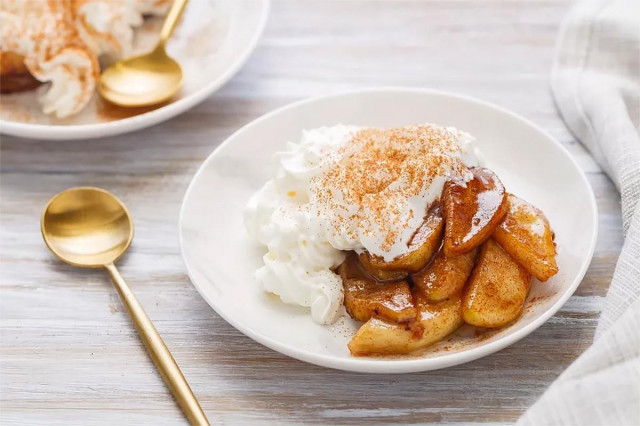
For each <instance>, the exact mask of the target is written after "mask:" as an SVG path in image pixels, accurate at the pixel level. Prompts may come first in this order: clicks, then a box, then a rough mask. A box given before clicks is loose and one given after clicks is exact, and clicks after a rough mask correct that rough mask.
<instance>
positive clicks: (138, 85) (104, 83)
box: [98, 0, 187, 107]
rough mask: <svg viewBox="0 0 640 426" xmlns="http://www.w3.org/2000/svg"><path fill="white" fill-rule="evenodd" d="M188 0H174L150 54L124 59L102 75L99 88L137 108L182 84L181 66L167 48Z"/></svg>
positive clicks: (115, 100)
mask: <svg viewBox="0 0 640 426" xmlns="http://www.w3.org/2000/svg"><path fill="white" fill-rule="evenodd" d="M186 4H187V0H175V1H174V2H173V5H172V6H171V9H170V10H169V13H168V14H167V18H166V19H165V21H164V24H163V26H162V30H161V31H160V40H159V41H158V44H157V45H156V47H155V49H153V50H152V51H151V52H150V53H147V54H145V55H141V56H134V57H132V58H128V59H122V60H120V61H118V62H116V63H115V64H113V65H111V66H110V67H109V68H107V69H106V70H105V71H104V72H103V73H102V75H101V76H100V82H99V83H98V91H99V92H100V95H102V97H103V98H105V99H107V100H108V101H110V102H113V103H114V104H117V105H121V106H126V107H136V106H146V105H154V104H158V103H160V102H163V101H166V100H167V99H169V98H171V97H172V96H173V95H175V94H176V93H177V92H178V90H180V88H181V87H182V69H181V68H180V64H178V63H177V62H176V61H174V60H173V59H171V58H170V57H169V55H167V52H166V51H165V45H166V43H167V40H168V39H169V36H171V33H172V32H173V29H174V28H175V26H176V24H177V23H178V20H179V19H180V15H182V11H183V10H184V7H185V5H186Z"/></svg>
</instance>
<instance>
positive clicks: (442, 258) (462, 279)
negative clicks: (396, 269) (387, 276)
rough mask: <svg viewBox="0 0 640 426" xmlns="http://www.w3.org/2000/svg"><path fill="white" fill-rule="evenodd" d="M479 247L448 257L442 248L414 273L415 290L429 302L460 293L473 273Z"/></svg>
mask: <svg viewBox="0 0 640 426" xmlns="http://www.w3.org/2000/svg"><path fill="white" fill-rule="evenodd" d="M477 251H478V250H477V248H475V249H473V250H471V251H470V252H468V253H465V254H461V255H460V256H454V257H448V256H447V255H445V254H444V250H442V249H440V251H439V252H438V254H437V255H436V257H435V259H433V262H431V263H430V264H429V265H428V266H427V267H426V268H424V269H422V270H421V271H420V272H418V273H415V274H413V275H412V276H411V277H412V279H413V286H414V290H417V291H420V292H421V293H422V294H423V295H424V297H425V298H426V300H428V301H429V302H439V301H441V300H444V299H446V298H448V297H451V296H454V295H459V294H460V292H461V291H462V288H463V287H464V284H465V283H466V282H467V278H469V275H470V274H471V270H472V269H473V264H474V262H475V259H476V254H477Z"/></svg>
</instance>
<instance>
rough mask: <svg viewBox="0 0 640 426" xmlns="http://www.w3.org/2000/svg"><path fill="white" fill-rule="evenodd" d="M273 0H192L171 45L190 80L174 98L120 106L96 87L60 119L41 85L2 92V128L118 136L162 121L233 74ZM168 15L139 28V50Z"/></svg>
mask: <svg viewBox="0 0 640 426" xmlns="http://www.w3.org/2000/svg"><path fill="white" fill-rule="evenodd" d="M269 4H270V0H192V1H190V2H189V3H188V4H187V7H186V9H185V11H184V14H183V16H182V19H181V21H180V24H179V25H178V27H177V28H176V31H175V33H174V34H173V35H172V37H171V39H170V40H169V43H168V45H167V50H168V52H169V54H170V55H171V56H172V57H174V58H175V59H176V60H177V61H178V62H179V63H180V65H181V66H182V69H183V72H184V86H183V87H182V89H181V90H180V92H178V94H177V95H176V96H175V97H174V98H173V99H171V100H169V101H167V102H165V103H164V104H161V105H159V106H154V107H148V108H122V107H117V106H114V105H112V104H109V103H108V102H106V101H104V100H103V99H101V98H100V96H99V95H98V94H97V93H96V94H94V96H93V98H92V100H91V101H90V102H89V104H88V105H87V106H86V107H85V108H84V109H83V110H82V111H80V113H78V114H76V115H74V116H72V117H67V118H65V119H56V118H54V117H52V116H47V115H45V114H43V113H42V111H41V109H40V104H39V102H38V100H37V93H36V92H37V91H28V92H23V93H17V94H11V95H2V108H0V132H2V133H5V134H9V135H14V136H21V137H27V138H36V139H88V138H98V137H104V136H112V135H117V134H121V133H127V132H131V131H134V130H138V129H142V128H145V127H148V126H151V125H154V124H157V123H161V122H163V121H165V120H168V119H170V118H172V117H175V116H176V115H178V114H181V113H183V112H185V111H186V110H188V109H189V108H192V107H193V106H195V105H197V104H198V103H200V102H202V101H203V100H204V99H205V98H206V97H207V96H209V95H211V94H212V93H213V92H215V91H216V90H218V89H219V88H220V87H221V86H222V85H223V84H224V83H226V82H227V81H228V80H229V79H230V78H231V77H233V75H234V74H235V73H236V72H238V70H239V69H240V67H241V66H242V64H244V62H245V61H246V60H247V58H248V57H249V54H250V53H251V52H252V51H253V49H254V48H255V46H256V44H257V43H258V39H259V38H260V35H261V34H262V30H263V29H264V26H265V23H266V21H267V16H268V14H269ZM163 20H164V18H147V19H146V20H145V23H144V24H143V26H142V27H141V28H138V29H136V33H135V34H136V36H135V37H136V38H135V42H134V54H139V53H144V52H148V51H149V50H150V49H151V48H152V47H153V46H154V45H155V43H156V41H157V37H158V34H159V32H160V27H161V26H162V22H163Z"/></svg>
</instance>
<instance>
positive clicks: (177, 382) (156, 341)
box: [105, 263, 209, 425]
mask: <svg viewBox="0 0 640 426" xmlns="http://www.w3.org/2000/svg"><path fill="white" fill-rule="evenodd" d="M105 268H106V269H107V271H109V274H110V275H111V279H112V280H113V284H114V285H115V287H116V290H118V294H119V295H120V299H121V300H122V304H123V305H124V306H125V308H127V312H129V316H130V317H131V320H132V321H133V324H134V325H135V327H136V330H138V334H139V335H140V339H142V343H144V346H145V347H146V348H147V352H149V355H150V356H151V360H152V361H153V363H154V364H155V365H156V368H157V369H158V371H159V372H160V374H161V375H162V378H163V379H164V381H165V383H166V384H167V386H168V387H169V390H171V393H172V394H173V396H174V397H175V398H176V401H178V405H179V406H180V408H181V409H182V411H183V412H184V414H185V415H186V416H187V419H188V420H189V423H191V424H192V425H209V421H208V420H207V417H206V416H205V414H204V412H203V411H202V408H201V407H200V404H199V403H198V400H197V399H196V397H195V395H194V394H193V392H192V391H191V388H190V387H189V384H188V383H187V381H186V380H185V378H184V376H183V375H182V371H180V367H178V364H176V361H175V359H173V356H172V355H171V352H169V349H167V345H165V344H164V341H163V340H162V337H160V335H159V334H158V331H157V330H156V328H155V327H154V326H153V323H152V322H151V320H150V319H149V317H148V316H147V313H146V312H145V311H144V309H143V308H142V306H141V305H140V303H139V302H138V300H137V299H136V297H135V296H134V295H133V292H132V291H131V289H130V288H129V286H128V285H127V283H126V282H125V281H124V279H123V278H122V276H121V275H120V273H119V272H118V270H117V269H116V267H115V265H114V264H113V263H111V264H108V265H105Z"/></svg>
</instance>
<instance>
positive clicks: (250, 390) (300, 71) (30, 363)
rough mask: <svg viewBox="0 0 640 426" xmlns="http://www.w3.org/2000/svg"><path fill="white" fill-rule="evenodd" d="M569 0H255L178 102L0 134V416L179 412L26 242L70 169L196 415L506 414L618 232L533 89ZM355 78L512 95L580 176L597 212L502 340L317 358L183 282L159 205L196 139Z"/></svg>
mask: <svg viewBox="0 0 640 426" xmlns="http://www.w3.org/2000/svg"><path fill="white" fill-rule="evenodd" d="M193 1H198V0H193ZM568 7H569V2H568V1H565V0H549V1H519V0H493V1H475V0H466V1H449V0H426V1H410V0H409V1H373V0H371V1H369V0H362V1H357V0H354V1H328V0H313V1H300V0H274V4H273V8H272V15H271V18H270V21H269V23H268V26H267V30H266V33H265V36H264V38H263V40H262V42H261V43H260V45H259V47H258V49H257V50H256V52H255V54H254V55H253V56H252V58H251V59H250V60H249V62H248V63H247V64H246V66H245V67H244V69H243V70H242V71H241V72H240V73H239V74H238V75H237V76H236V77H235V78H234V79H233V80H232V81H231V82H230V83H229V84H227V85H226V86H225V87H224V88H223V89H222V90H221V91H220V92H219V93H217V94H216V95H214V96H213V97H211V98H210V99H208V100H207V101H206V102H204V103H203V104H201V105H200V106H199V107H196V108H194V109H193V110H192V111H190V112H188V113H186V114H184V115H182V116H180V117H178V118H176V119H173V120H171V121H169V122H167V123H164V124H162V125H158V126H156V127H153V128H151V129H148V130H144V131H140V132H137V133H133V134H129V135H126V136H120V137H115V138H110V139H103V140H92V141H76V142H42V141H32V140H22V139H17V138H12V137H2V152H1V166H2V179H1V183H0V185H1V204H2V205H1V214H2V216H1V243H2V247H1V256H2V257H1V263H0V267H1V270H0V275H1V284H2V285H1V291H2V293H1V294H0V316H1V321H0V325H1V336H0V337H1V349H0V355H1V364H0V393H1V395H0V398H1V407H0V408H1V410H0V422H1V423H2V424H42V425H74V424H78V425H80V424H82V425H93V424H100V425H107V424H150V425H164V424H167V425H175V424H184V423H185V421H184V419H183V417H182V415H181V413H180V411H179V409H178V408H177V406H176V405H175V403H174V402H173V401H172V399H171V396H170V395H169V393H168V392H167V390H166V389H165V386H164V384H163V383H162V381H161V379H160V378H159V376H158V374H157V373H156V371H155V369H154V367H153V365H152V364H151V362H150V360H149V359H148V357H147V355H146V353H145V351H144V349H143V347H142V345H141V343H140V341H139V339H138V337H137V335H136V334H135V331H134V330H133V327H132V326H131V324H130V322H129V319H128V317H127V315H126V313H125V312H123V309H122V307H121V306H120V302H119V300H118V298H117V296H116V293H115V291H114V290H113V288H112V287H111V285H110V284H109V282H108V277H107V275H106V274H105V273H101V272H100V271H92V270H79V269H76V268H73V267H70V266H66V265H63V264H61V263H60V262H59V261H57V260H55V259H54V258H53V257H52V256H51V255H50V254H49V252H48V251H47V249H46V248H45V246H44V244H43V243H42V239H41V236H40V232H39V219H40V216H39V215H40V211H41V209H42V208H43V207H44V205H45V203H46V202H47V200H48V199H49V197H51V196H52V195H53V194H55V193H57V192H58V191H61V190H63V189H66V188H68V187H71V186H76V185H95V186H101V187H104V188H106V189H108V190H110V191H112V192H114V193H115V194H116V195H118V196H119V197H121V198H122V200H124V201H125V202H126V204H127V205H128V206H129V207H130V209H131V212H132V214H133V216H134V218H135V220H136V226H137V233H136V238H135V241H134V244H133V246H132V249H131V251H130V253H129V255H128V256H127V257H126V258H124V259H123V260H122V261H121V262H120V267H121V271H122V273H123V275H124V276H125V277H126V279H127V280H128V281H129V283H130V285H131V286H132V287H133V289H134V291H135V292H136V294H137V296H138V298H139V299H140V301H141V302H142V304H143V305H144V306H145V308H146V309H147V312H148V313H149V315H150V316H151V318H152V319H153V320H154V321H155V324H156V326H157V328H158V330H159V331H160V333H161V334H162V335H163V337H164V339H165V341H166V343H167V345H168V346H169V347H170V349H171V350H172V351H173V354H174V356H175V358H176V360H177V361H178V363H179V364H180V365H181V367H182V370H183V372H184V374H185V375H186V377H187V378H188V380H189V382H190V383H191V385H192V387H193V390H194V392H195V393H196V394H197V395H198V396H199V398H200V401H201V403H202V405H203V407H204V409H205V411H206V412H207V414H208V415H209V417H210V419H211V420H212V421H213V422H215V423H225V424H237V423H249V422H255V423H274V422H276V421H278V422H285V421H286V422H292V423H303V422H304V423H306V422H308V423H314V424H317V423H321V422H327V423H339V424H345V423H360V422H363V421H367V422H370V421H374V420H375V421H381V422H402V423H406V422H438V423H464V424H468V423H473V422H487V421H490V422H510V421H513V420H514V419H516V418H517V417H518V416H519V415H520V414H521V413H522V412H523V410H525V409H526V408H527V407H528V406H529V405H530V404H532V403H533V402H534V401H535V400H536V399H537V398H538V397H539V396H540V395H541V394H542V392H543V391H544V389H545V388H546V387H547V386H548V385H549V384H550V383H551V382H552V381H553V380H554V378H555V377H557V376H558V374H560V372H562V371H563V370H564V369H565V368H566V367H567V366H568V365H569V364H570V363H571V362H572V361H573V360H574V359H575V358H576V357H577V356H578V355H579V354H580V353H581V352H582V351H583V350H584V349H585V348H586V347H587V346H588V345H589V344H590V342H591V340H592V337H593V333H594V329H595V326H596V322H597V319H598V315H599V312H600V309H601V307H602V305H603V298H604V295H605V294H606V291H607V286H608V284H609V282H610V279H611V276H612V273H613V269H614V265H615V262H616V259H617V256H618V254H619V251H620V248H621V242H622V240H621V238H622V237H621V222H620V218H619V216H620V207H619V196H618V194H617V192H616V191H615V188H614V187H613V185H612V184H611V182H610V181H609V180H608V179H607V178H606V177H605V176H604V175H603V174H602V172H601V171H600V169H599V167H598V166H597V165H596V164H595V163H594V162H593V161H592V160H591V159H590V157H589V156H588V155H587V154H586V153H585V151H584V149H583V148H582V147H581V146H580V145H579V144H578V143H577V142H576V140H575V139H574V137H573V136H572V135H571V134H569V133H568V132H567V130H566V129H565V127H564V125H563V123H562V121H561V119H560V117H559V116H558V113H557V112H556V110H555V108H554V105H553V102H552V98H551V95H550V93H549V89H548V75H549V70H550V66H551V60H552V55H553V46H554V43H555V38H556V35H557V34H556V33H557V30H558V25H559V22H560V20H561V18H562V17H563V15H564V14H565V12H566V11H567V9H568ZM374 85H404V86H415V87H431V88H438V89H442V90H449V91H454V92H460V93H464V94H468V95H471V96H475V97H479V98H482V99H486V100H488V101H491V102H494V103H497V104H498V105H501V106H503V107H506V108H509V109H512V110H514V111H516V112H517V113H519V114H522V115H523V116H525V117H527V118H529V119H531V120H533V121H534V122H536V123H537V124H539V125H541V126H542V127H543V128H544V129H546V130H547V131H548V132H549V133H551V134H552V135H553V136H554V137H556V138H557V139H558V140H560V141H561V142H562V143H563V144H565V146H566V147H567V148H568V149H569V150H570V151H571V153H572V154H573V155H574V156H575V158H576V159H577V160H578V162H579V163H580V165H581V167H582V168H583V169H584V170H585V171H586V172H587V174H588V177H589V181H590V182H591V184H592V185H593V188H594V190H595V193H596V197H597V200H598V207H599V209H600V237H599V239H598V245H597V247H596V252H595V256H594V259H593V262H592V264H591V267H590V268H589V271H588V272H587V275H586V277H585V279H584V281H583V282H582V285H581V286H580V288H579V289H578V291H577V292H576V294H575V295H574V296H573V297H572V298H571V299H570V300H569V301H568V303H567V304H566V305H565V306H564V307H563V308H562V310H561V311H560V312H559V313H558V314H557V315H555V316H554V317H553V318H551V319H550V320H549V321H548V322H547V323H546V324H545V325H544V326H542V327H541V328H540V329H539V330H537V331H536V332H534V333H533V334H532V335H530V336H529V337H527V338H525V339H523V340H522V341H520V342H519V343H517V344H515V345H513V346H511V347H509V348H507V349H505V350H503V351H501V352H499V353H497V354H494V355H491V356H489V357H486V358H484V359H481V360H478V361H475V362H472V363H469V364H466V365H462V366H458V367H454V368H449V369H446V370H440V371H433V372H427V373H422V374H410V375H392V376H374V375H364V374H350V373H344V372H339V371H332V370H328V369H324V368H320V367H315V366H312V365H307V364H304V363H302V362H299V361H295V360H293V359H289V358H287V357H285V356H283V355H280V354H278V353H276V352H273V351H271V350H269V349H267V348H265V347H263V346H261V345H259V344H257V343H255V342H253V341H252V340H251V339H249V338H247V337H245V336H244V335H242V334H240V333H239V332H238V331H236V330H235V329H234V328H233V327H231V326H230V325H228V324H227V323H226V322H225V321H224V320H222V319H221V318H220V317H219V316H218V315H216V314H215V313H214V312H213V311H212V310H211V309H210V308H209V306H208V305H207V304H206V303H205V302H204V301H203V300H202V298H200V296H199V295H198V294H197V293H196V291H195V289H194V288H193V286H192V285H191V283H190V282H189V279H188V278H187V275H186V273H185V269H184V265H183V263H182V259H181V257H180V254H179V247H178V238H177V233H178V231H177V221H178V210H179V206H180V202H181V199H182V196H183V194H184V191H185V189H186V187H187V184H188V183H189V180H190V179H191V176H192V174H193V173H194V172H195V170H196V169H197V167H198V166H199V164H200V163H201V162H202V161H203V160H204V159H205V158H206V157H207V155H208V154H209V153H210V152H211V151H212V150H213V149H214V148H215V147H216V146H217V145H218V144H219V143H220V142H222V141H223V140H224V139H225V138H226V137H227V136H229V135H230V134H231V133H232V132H233V131H234V130H235V129H237V128H238V127H239V126H242V125H244V124H245V123H247V122H249V121H250V120H252V119H254V118H256V117H258V116H260V115H262V114H264V113H266V112H268V111H270V110H272V109H274V108H276V107H279V106H281V105H284V104H286V103H289V102H291V101H294V100H298V99H301V98H305V97H308V96H314V95H321V94H325V93H333V92H338V91H341V90H345V89H353V88H359V87H364V86H374ZM257 143H259V141H258V142H257ZM550 190H553V188H550Z"/></svg>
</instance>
